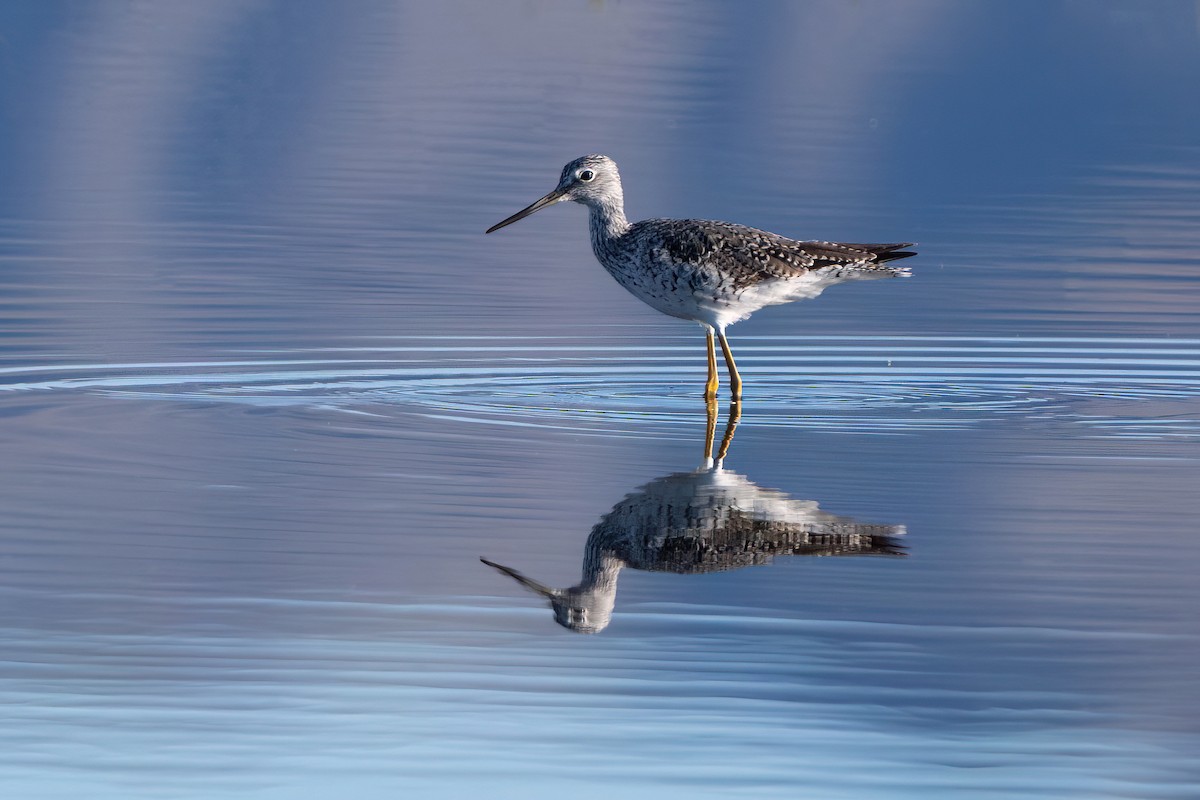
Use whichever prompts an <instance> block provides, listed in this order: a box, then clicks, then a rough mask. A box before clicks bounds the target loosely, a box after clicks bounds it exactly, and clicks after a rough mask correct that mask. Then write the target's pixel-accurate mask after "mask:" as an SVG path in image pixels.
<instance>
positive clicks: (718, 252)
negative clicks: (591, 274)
mask: <svg viewBox="0 0 1200 800" xmlns="http://www.w3.org/2000/svg"><path fill="white" fill-rule="evenodd" d="M635 228H640V229H641V230H638V231H636V233H635V235H637V236H639V237H640V238H642V239H643V242H644V243H645V244H646V245H647V246H648V247H649V248H650V251H651V252H650V253H649V254H648V255H650V256H651V258H652V260H654V261H657V262H659V263H667V264H673V265H675V266H676V267H680V268H685V269H689V270H696V269H700V270H705V271H709V270H711V271H713V272H714V273H717V274H714V275H713V277H714V278H715V280H716V282H718V283H725V282H731V283H733V284H735V285H736V286H751V285H754V284H756V283H759V282H761V281H766V280H773V279H780V278H792V277H799V276H801V275H804V274H805V273H807V272H810V271H812V270H817V269H821V268H823V267H837V266H843V267H853V268H856V269H864V270H871V269H876V268H879V266H880V265H882V263H883V262H884V261H888V260H892V259H895V258H903V257H905V256H907V255H911V253H903V254H901V253H896V252H895V251H896V250H898V249H899V248H902V247H907V246H908V245H907V244H894V245H893V244H887V245H860V244H840V243H837V242H802V241H796V240H793V239H788V238H786V237H784V236H779V235H777V234H774V233H770V232H768V231H762V230H758V229H756V228H749V227H746V226H744V225H735V224H733V223H729V222H717V221H712V220H694V219H679V220H676V219H651V220H645V221H643V222H639V223H637V225H636V226H635Z"/></svg>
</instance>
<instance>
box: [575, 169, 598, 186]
mask: <svg viewBox="0 0 1200 800" xmlns="http://www.w3.org/2000/svg"><path fill="white" fill-rule="evenodd" d="M594 177H596V173H594V172H592V171H591V170H590V169H585V170H583V171H582V172H580V173H579V180H581V181H583V182H584V183H587V182H588V181H590V180H591V179H592V178H594Z"/></svg>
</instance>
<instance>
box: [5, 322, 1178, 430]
mask: <svg viewBox="0 0 1200 800" xmlns="http://www.w3.org/2000/svg"><path fill="white" fill-rule="evenodd" d="M604 338H605V340H606V342H609V343H606V344H605V345H602V346H597V345H595V344H586V343H583V340H567V339H561V340H558V339H518V338H509V339H497V338H487V339H483V338H478V339H477V338H470V337H454V338H432V337H427V338H404V339H393V340H387V343H386V344H380V343H379V342H378V341H377V340H372V341H371V343H370V344H369V345H364V346H359V347H354V346H349V347H331V348H324V349H317V350H311V349H310V350H305V351H270V352H265V351H255V352H239V353H235V354H231V357H227V358H223V359H219V360H218V359H214V360H212V361H194V360H192V361H180V362H147V363H113V364H79V363H67V364H39V365H32V366H19V367H10V368H4V369H0V390H4V391H10V392H91V393H103V394H106V395H109V396H113V397H137V398H143V399H144V398H157V399H162V400H173V401H192V402H214V401H217V402H232V403H244V404H249V405H253V406H258V407H279V406H303V407H310V408H321V409H335V410H339V411H346V412H355V413H363V414H379V415H384V416H386V415H388V413H389V409H396V408H404V409H407V410H416V411H418V412H420V413H425V414H429V415H434V416H437V417H440V418H448V419H457V420H461V421H464V422H484V423H490V424H508V425H534V426H540V427H555V428H568V429H575V430H590V431H609V432H612V431H618V430H620V431H625V432H629V431H631V430H647V429H658V430H661V429H664V428H668V427H671V426H675V425H679V424H685V423H686V424H691V423H692V422H693V421H694V418H695V415H696V414H697V413H698V408H699V407H700V401H699V396H698V395H699V390H700V387H701V385H702V381H703V361H702V358H703V352H702V350H701V349H700V348H699V347H698V346H697V344H696V340H695V337H675V338H671V339H659V340H657V341H656V342H655V343H654V344H652V345H647V344H644V343H643V342H641V341H639V340H636V339H634V338H632V337H625V338H622V337H613V336H611V335H606V336H605V337H604ZM590 341H592V342H594V341H595V339H592V340H590ZM739 345H740V346H739V349H738V356H739V364H740V365H741V367H742V371H743V374H744V376H745V378H746V382H747V386H748V391H747V395H748V396H747V403H746V405H747V412H748V415H752V416H751V417H750V418H751V419H753V422H754V424H756V425H770V426H785V427H803V428H810V429H823V430H835V431H842V432H860V433H874V434H880V433H905V432H913V431H920V430H933V429H947V428H949V429H954V428H962V427H966V426H972V425H978V424H981V423H986V422H993V421H998V420H1012V419H1014V418H1017V419H1026V420H1054V421H1061V420H1064V419H1065V420H1067V421H1069V422H1072V423H1075V424H1077V425H1081V426H1084V427H1085V428H1086V430H1087V431H1088V433H1089V435H1096V436H1104V437H1129V436H1136V437H1140V438H1147V437H1149V438H1157V437H1162V438H1179V437H1185V438H1190V437H1197V436H1200V405H1198V404H1197V401H1200V341H1197V340H1174V339H1136V338H1127V339H1118V338H1095V339H1085V338H1038V339H1022V338H970V337H846V338H824V337H821V338H818V337H771V338H753V337H742V338H741V339H740V340H739Z"/></svg>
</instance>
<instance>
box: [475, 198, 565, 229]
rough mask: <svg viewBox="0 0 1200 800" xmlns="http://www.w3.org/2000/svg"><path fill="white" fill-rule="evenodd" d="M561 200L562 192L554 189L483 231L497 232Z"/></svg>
mask: <svg viewBox="0 0 1200 800" xmlns="http://www.w3.org/2000/svg"><path fill="white" fill-rule="evenodd" d="M562 199H563V191H562V190H561V189H555V190H554V191H553V192H551V193H550V194H548V195H546V196H545V197H543V198H542V199H541V200H537V201H534V203H533V204H532V205H529V206H527V207H525V208H522V209H521V210H520V211H518V212H517V213H515V214H513V215H512V216H511V217H509V218H508V219H506V220H504V221H503V222H497V223H496V224H495V225H493V226H492V227H490V228H488V229H487V230H486V231H484V233H491V232H492V231H498V230H500V229H501V228H503V227H504V226H505V225H512V224H513V223H514V222H520V221H521V220H523V219H525V218H526V217H528V216H529V215H530V214H532V213H533V212H535V211H538V210H540V209H543V208H545V207H546V206H551V205H554V204H555V203H557V202H558V201H559V200H562Z"/></svg>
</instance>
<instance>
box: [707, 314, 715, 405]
mask: <svg viewBox="0 0 1200 800" xmlns="http://www.w3.org/2000/svg"><path fill="white" fill-rule="evenodd" d="M706 341H707V342H708V382H707V383H705V384H704V399H705V400H715V399H716V398H717V352H716V350H714V349H713V330H712V328H709V329H708V336H707V339H706Z"/></svg>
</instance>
